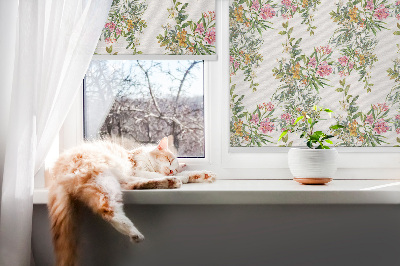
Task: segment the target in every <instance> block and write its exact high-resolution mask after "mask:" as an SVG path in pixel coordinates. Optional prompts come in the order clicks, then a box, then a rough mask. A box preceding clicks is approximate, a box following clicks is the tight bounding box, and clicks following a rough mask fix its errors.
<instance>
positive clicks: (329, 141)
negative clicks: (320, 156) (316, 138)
mask: <svg viewBox="0 0 400 266" xmlns="http://www.w3.org/2000/svg"><path fill="white" fill-rule="evenodd" d="M325 141H326V142H327V143H329V144H333V142H332V140H330V139H326V140H325Z"/></svg>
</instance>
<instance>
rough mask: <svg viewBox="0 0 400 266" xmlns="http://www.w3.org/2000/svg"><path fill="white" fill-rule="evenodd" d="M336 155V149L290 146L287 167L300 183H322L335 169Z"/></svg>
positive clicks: (329, 179) (330, 178)
mask: <svg viewBox="0 0 400 266" xmlns="http://www.w3.org/2000/svg"><path fill="white" fill-rule="evenodd" d="M337 157H338V152H337V150H336V149H327V150H325V149H321V150H319V149H318V150H315V149H307V148H292V149H290V150H289V154H288V163H289V169H290V172H291V173H292V175H293V177H294V180H296V181H298V182H300V183H303V184H324V183H327V182H329V181H331V180H332V176H333V175H334V174H335V172H336V170H337ZM303 181H304V182H303Z"/></svg>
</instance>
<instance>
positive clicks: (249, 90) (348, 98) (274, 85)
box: [229, 0, 400, 147]
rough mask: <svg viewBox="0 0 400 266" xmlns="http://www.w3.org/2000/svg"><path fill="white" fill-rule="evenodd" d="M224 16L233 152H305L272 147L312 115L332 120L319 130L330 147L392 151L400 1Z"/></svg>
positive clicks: (295, 2)
mask: <svg viewBox="0 0 400 266" xmlns="http://www.w3.org/2000/svg"><path fill="white" fill-rule="evenodd" d="M229 14H230V22H229V25H230V62H229V63H230V64H229V65H230V145H231V147H242V146H250V147H258V146H304V145H305V142H304V139H301V138H299V136H298V135H296V134H295V133H289V134H288V135H286V136H285V138H283V141H279V142H277V141H278V138H279V135H280V134H281V132H282V131H284V130H285V129H286V128H287V126H288V125H289V124H291V123H293V122H294V120H295V119H296V118H297V117H299V116H302V115H308V116H310V117H312V116H313V115H314V114H315V113H314V111H313V106H314V105H318V106H323V107H324V108H329V109H331V110H332V111H333V112H334V113H333V114H332V116H331V118H329V116H327V117H324V118H326V120H324V121H322V122H320V123H319V124H318V128H319V129H321V130H324V131H327V132H329V133H331V134H332V135H334V136H335V138H333V139H332V140H333V142H334V144H335V145H337V146H350V147H377V146H398V145H399V142H400V76H399V72H400V53H399V49H400V24H399V19H400V1H395V0H368V1H366V0H353V1H345V0H341V1H333V0H253V1H251V0H249V1H245V0H231V1H230V8H229ZM306 123H307V121H305V120H301V121H300V122H299V123H298V126H299V127H305V126H306ZM337 123H338V124H340V125H343V126H344V128H338V129H336V130H330V129H329V126H331V125H334V124H337Z"/></svg>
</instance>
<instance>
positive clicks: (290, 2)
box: [282, 0, 292, 7]
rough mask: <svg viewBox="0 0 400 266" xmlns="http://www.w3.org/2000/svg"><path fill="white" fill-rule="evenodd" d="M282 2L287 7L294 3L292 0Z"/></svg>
mask: <svg viewBox="0 0 400 266" xmlns="http://www.w3.org/2000/svg"><path fill="white" fill-rule="evenodd" d="M282 4H283V5H285V6H287V7H290V6H291V5H292V0H282Z"/></svg>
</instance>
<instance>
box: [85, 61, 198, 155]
mask: <svg viewBox="0 0 400 266" xmlns="http://www.w3.org/2000/svg"><path fill="white" fill-rule="evenodd" d="M203 64H204V63H203V61H194V60H181V61H175V60H174V61H172V60H169V61H167V60H162V61H151V60H139V61H132V60H126V61H123V60H93V61H92V62H91V64H90V66H89V69H88V71H87V73H86V78H85V86H84V87H85V89H84V109H85V110H84V115H85V117H84V118H85V119H84V121H85V127H84V128H85V138H86V139H89V140H91V139H98V138H113V139H118V140H121V141H122V143H123V144H124V146H126V147H127V148H130V147H135V146H137V144H155V143H157V142H158V141H159V140H160V139H161V138H163V137H164V136H169V138H170V143H173V146H171V149H176V151H177V153H178V156H179V157H204V99H203V96H204V93H203V91H204V90H203V83H204V82H203Z"/></svg>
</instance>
